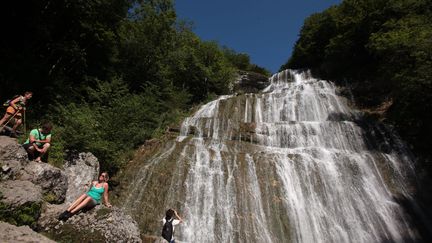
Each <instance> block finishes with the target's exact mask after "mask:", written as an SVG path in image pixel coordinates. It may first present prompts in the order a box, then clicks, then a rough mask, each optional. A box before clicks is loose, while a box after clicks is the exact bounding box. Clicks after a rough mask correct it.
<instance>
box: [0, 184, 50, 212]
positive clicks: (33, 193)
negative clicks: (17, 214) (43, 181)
mask: <svg viewBox="0 0 432 243" xmlns="http://www.w3.org/2000/svg"><path fill="white" fill-rule="evenodd" d="M0 192H1V193H2V198H1V201H2V202H3V203H5V204H7V205H9V206H10V207H11V208H19V207H21V206H23V205H25V204H29V203H41V202H42V200H43V199H42V192H41V188H40V187H39V186H37V185H34V184H33V183H31V182H29V181H18V180H15V181H12V180H8V181H3V182H1V183H0Z"/></svg>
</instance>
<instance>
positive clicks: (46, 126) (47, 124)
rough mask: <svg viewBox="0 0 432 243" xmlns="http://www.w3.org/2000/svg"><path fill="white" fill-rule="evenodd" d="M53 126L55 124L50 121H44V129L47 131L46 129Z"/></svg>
mask: <svg viewBox="0 0 432 243" xmlns="http://www.w3.org/2000/svg"><path fill="white" fill-rule="evenodd" d="M52 127H53V125H52V123H51V122H49V121H45V122H43V123H42V129H43V130H45V131H46V130H51V129H52Z"/></svg>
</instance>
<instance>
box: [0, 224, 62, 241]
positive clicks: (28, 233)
mask: <svg viewBox="0 0 432 243" xmlns="http://www.w3.org/2000/svg"><path fill="white" fill-rule="evenodd" d="M0 232H1V234H0V242H46V243H51V242H52V243H55V241H52V240H50V239H48V238H47V237H45V236H43V235H40V234H38V233H36V232H34V231H33V230H32V229H30V227H28V226H21V227H17V226H14V225H11V224H8V223H4V222H1V221H0Z"/></svg>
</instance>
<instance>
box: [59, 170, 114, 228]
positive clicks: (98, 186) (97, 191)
mask: <svg viewBox="0 0 432 243" xmlns="http://www.w3.org/2000/svg"><path fill="white" fill-rule="evenodd" d="M108 180H109V176H108V173H107V172H102V173H101V174H100V176H99V179H98V180H97V181H93V182H92V187H91V188H90V190H89V191H88V192H87V193H84V194H83V195H81V196H80V197H79V198H78V199H77V200H75V202H73V203H72V205H71V206H70V207H69V208H68V209H67V210H66V211H64V212H63V213H61V214H60V215H59V217H58V219H59V220H64V221H66V220H67V219H68V218H70V217H72V216H73V215H74V214H75V213H77V212H78V211H79V210H81V209H83V208H85V207H86V208H87V207H94V206H96V205H97V204H100V201H101V198H102V197H103V199H104V204H105V206H107V207H109V208H110V207H111V204H110V203H109V201H108V183H107V182H108Z"/></svg>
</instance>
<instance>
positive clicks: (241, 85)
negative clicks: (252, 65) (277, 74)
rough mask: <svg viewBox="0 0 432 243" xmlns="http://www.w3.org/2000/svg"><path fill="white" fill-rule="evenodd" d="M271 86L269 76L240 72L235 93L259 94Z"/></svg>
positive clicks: (235, 85)
mask: <svg viewBox="0 0 432 243" xmlns="http://www.w3.org/2000/svg"><path fill="white" fill-rule="evenodd" d="M269 84H270V81H269V79H268V77H267V76H265V75H262V74H259V73H254V72H245V71H240V72H239V76H238V78H237V80H236V81H235V84H234V91H235V92H243V93H258V92H259V91H261V90H262V89H264V88H265V87H267V86H268V85H269Z"/></svg>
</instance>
